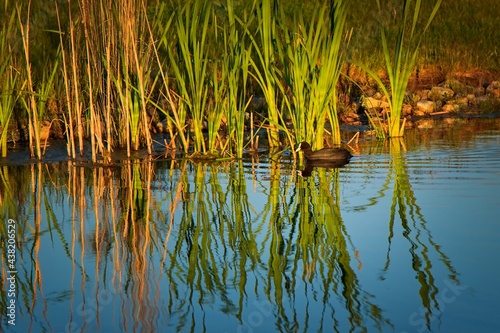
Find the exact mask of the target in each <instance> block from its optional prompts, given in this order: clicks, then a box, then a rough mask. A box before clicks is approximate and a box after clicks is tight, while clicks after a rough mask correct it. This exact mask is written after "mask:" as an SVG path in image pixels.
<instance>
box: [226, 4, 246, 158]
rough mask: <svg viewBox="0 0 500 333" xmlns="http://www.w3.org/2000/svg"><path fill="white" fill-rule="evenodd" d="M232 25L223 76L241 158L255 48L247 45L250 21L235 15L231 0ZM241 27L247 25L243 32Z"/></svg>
mask: <svg viewBox="0 0 500 333" xmlns="http://www.w3.org/2000/svg"><path fill="white" fill-rule="evenodd" d="M227 16H228V26H227V27H224V30H223V33H224V39H223V43H224V55H225V56H224V57H223V60H222V62H223V63H222V66H223V68H222V75H223V77H225V78H226V81H227V115H226V121H227V127H228V137H229V140H230V141H231V142H232V143H234V151H235V152H236V156H237V157H238V158H241V157H242V155H243V147H244V145H245V142H244V140H245V112H246V110H247V108H248V104H249V103H250V101H251V99H248V101H247V84H248V80H249V73H250V57H251V52H252V45H251V44H250V45H249V46H247V45H246V38H245V35H244V34H245V31H246V30H247V27H246V24H247V23H246V22H243V21H241V20H240V19H239V18H238V17H237V16H236V15H235V13H234V7H233V1H232V0H227ZM237 24H240V25H242V26H244V28H243V29H242V30H243V32H240V30H239V29H238V28H237Z"/></svg>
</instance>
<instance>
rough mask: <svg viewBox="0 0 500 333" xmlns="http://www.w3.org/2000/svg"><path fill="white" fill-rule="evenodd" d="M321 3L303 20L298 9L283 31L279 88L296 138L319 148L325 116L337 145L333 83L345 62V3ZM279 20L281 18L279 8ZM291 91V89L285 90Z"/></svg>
mask: <svg viewBox="0 0 500 333" xmlns="http://www.w3.org/2000/svg"><path fill="white" fill-rule="evenodd" d="M330 6H331V7H329V6H328V5H327V3H326V2H324V3H323V4H322V5H321V6H319V7H318V9H316V10H315V11H314V12H313V14H312V17H311V18H309V19H308V21H307V22H306V21H305V19H304V16H303V15H302V13H299V14H298V15H297V16H294V17H293V20H292V23H291V24H290V26H291V28H286V27H285V28H284V30H285V36H286V39H285V46H284V48H285V52H284V53H285V54H286V56H285V58H284V59H283V62H284V73H283V76H284V77H283V79H284V81H285V82H286V87H283V88H284V90H283V91H282V95H283V99H284V101H285V104H286V106H287V109H288V117H290V119H291V122H292V125H293V128H294V134H295V140H296V142H301V141H308V142H311V143H313V144H314V146H315V147H316V148H322V147H323V139H324V131H325V122H326V118H328V119H329V121H330V126H331V136H332V141H333V143H334V144H337V145H338V144H340V128H339V123H338V116H337V96H336V94H337V91H336V86H337V82H338V79H339V77H340V74H341V66H342V63H343V52H342V46H343V41H344V37H345V36H344V26H345V18H346V12H347V11H346V4H345V2H344V1H335V2H333V3H331V4H330ZM281 15H282V18H281V21H282V22H284V21H285V15H284V12H283V10H282V11H281ZM288 91H289V93H288Z"/></svg>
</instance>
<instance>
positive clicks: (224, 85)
mask: <svg viewBox="0 0 500 333" xmlns="http://www.w3.org/2000/svg"><path fill="white" fill-rule="evenodd" d="M441 2H442V1H441V0H437V1H436V2H435V3H434V5H430V4H426V3H423V2H422V1H419V0H414V1H409V0H403V1H402V2H401V5H396V4H395V5H394V10H395V13H396V16H397V17H395V19H394V20H392V18H390V19H388V18H387V17H385V16H383V15H382V14H384V13H385V12H389V11H386V10H385V8H382V4H381V3H380V2H379V1H377V8H378V9H377V8H375V10H378V14H380V15H382V19H379V18H375V19H373V20H372V21H373V22H371V25H370V24H369V26H371V27H372V28H373V27H375V28H377V29H372V30H373V31H379V30H380V31H381V32H380V40H379V43H380V44H381V45H382V51H380V52H378V53H377V52H372V54H380V55H381V59H378V60H382V62H383V64H384V67H385V71H386V72H387V73H388V74H389V82H390V83H389V85H387V86H386V85H385V84H383V83H382V80H381V78H380V77H377V75H376V74H375V73H377V70H379V69H380V66H379V65H374V64H376V63H377V62H379V61H378V60H377V59H375V58H374V57H375V56H374V57H365V59H359V57H356V56H354V57H353V54H356V52H355V51H356V50H361V53H360V54H364V53H363V52H365V50H366V49H372V48H371V45H372V44H370V41H365V40H362V38H361V37H360V33H361V32H362V31H363V28H359V27H358V26H356V24H357V23H359V22H358V21H356V18H354V15H355V12H356V11H358V10H359V11H360V12H362V13H365V14H366V10H371V9H373V8H372V7H374V6H372V5H367V6H366V8H364V7H363V6H362V5H361V4H358V3H357V4H355V5H353V8H348V6H347V2H346V1H344V0H331V1H326V0H325V1H322V2H320V3H319V4H318V3H316V2H314V3H313V2H308V1H306V2H301V3H300V4H299V3H294V4H292V5H290V6H288V5H287V6H285V4H284V3H281V2H278V1H274V0H252V1H235V0H226V1H222V2H212V1H208V0H191V1H187V2H183V1H178V2H176V1H173V2H171V3H170V4H167V3H165V2H161V1H155V0H126V1H125V2H121V3H119V4H118V3H116V2H113V1H110V0H107V1H96V0H77V1H74V0H73V1H71V0H69V1H68V2H67V3H65V4H61V3H60V2H54V4H53V5H52V4H50V5H47V6H53V7H54V9H53V12H54V13H55V14H54V16H55V18H56V19H55V20H53V22H57V23H58V24H57V26H51V27H48V28H47V30H46V31H44V34H45V35H46V36H47V37H46V38H48V39H49V40H51V43H48V44H49V45H50V47H51V49H50V50H46V52H45V53H43V52H39V53H40V54H44V56H42V55H38V53H37V52H38V50H39V47H37V49H36V52H33V50H30V47H33V46H36V44H37V43H36V42H37V41H35V40H34V39H35V37H33V36H32V33H31V32H32V29H31V24H33V22H35V20H36V19H35V18H33V17H32V16H30V15H26V14H29V13H30V8H31V5H32V4H34V5H37V6H38V7H37V8H39V7H40V4H39V3H38V1H37V0H31V1H29V2H28V3H25V4H22V5H21V4H19V5H17V7H13V5H12V4H10V5H9V4H7V3H6V4H5V5H4V11H3V19H2V22H1V23H2V24H3V25H2V26H3V27H4V29H2V33H1V35H0V37H1V40H2V42H1V44H0V46H1V48H2V49H1V50H0V54H1V57H2V59H0V61H1V62H0V66H1V68H0V74H1V76H2V78H3V77H5V78H10V79H9V80H2V82H3V85H4V86H2V87H1V88H0V89H1V96H2V98H4V99H7V100H6V101H5V102H4V103H3V106H2V109H1V110H0V113H1V114H2V117H1V118H2V119H1V120H0V121H1V124H0V125H1V126H2V136H1V142H2V147H6V146H7V142H6V140H8V139H7V137H9V133H12V132H15V131H16V130H18V128H19V127H23V126H25V127H26V128H27V129H28V133H29V135H28V136H29V137H28V138H26V139H28V141H29V145H30V148H31V154H32V155H33V156H36V157H37V158H42V155H43V143H41V142H40V141H41V140H40V129H41V124H42V123H43V122H44V121H45V122H48V123H50V124H54V121H56V123H58V124H63V125H62V133H60V135H59V136H60V137H65V138H66V141H67V145H68V156H69V157H71V158H77V157H79V156H84V155H85V151H89V152H91V156H92V157H91V158H92V160H94V161H97V160H98V159H107V158H108V157H109V156H110V154H111V152H112V151H113V150H115V149H125V150H126V151H127V154H128V155H129V156H131V155H132V153H133V151H136V150H146V151H147V152H148V153H149V154H152V153H153V152H154V151H155V150H157V149H161V148H160V146H159V145H158V144H157V143H155V142H158V143H161V144H163V145H164V146H165V148H167V149H180V150H181V151H183V152H184V153H185V154H190V153H195V154H197V156H198V155H201V156H205V157H210V158H219V157H221V156H222V157H236V158H240V157H242V155H243V153H244V152H245V149H246V148H247V147H249V146H251V145H252V144H251V143H250V142H252V140H253V139H254V135H253V134H251V130H253V129H252V128H251V127H253V126H254V125H255V126H256V127H259V128H262V129H265V130H266V132H267V139H268V140H267V141H268V144H269V146H270V147H272V148H279V147H281V148H287V147H291V146H294V145H295V144H296V142H298V141H302V140H306V141H309V142H311V143H312V144H313V146H314V147H315V148H321V147H322V146H323V145H324V142H325V141H328V142H330V143H331V144H334V145H339V144H340V134H339V110H340V106H339V95H340V94H346V92H344V91H339V87H340V86H339V84H338V81H339V78H340V76H341V74H343V68H345V66H344V65H345V64H346V63H347V62H348V60H349V61H352V62H353V63H356V64H362V65H361V67H362V68H363V69H365V71H366V72H367V73H369V74H370V75H372V76H373V78H374V80H375V81H376V82H377V83H379V85H380V89H381V90H382V91H383V93H384V94H385V95H386V96H387V98H388V101H390V106H391V112H390V116H389V117H390V118H389V126H388V132H389V133H388V136H401V135H403V133H404V132H403V128H404V126H403V124H402V123H401V122H400V119H401V114H400V109H401V104H402V100H403V97H404V94H405V92H406V85H407V82H408V77H409V75H410V74H411V73H412V70H413V69H414V68H415V66H416V65H417V64H418V63H419V61H422V59H426V58H425V57H427V56H428V55H429V54H430V52H431V51H430V48H429V47H428V46H426V47H424V46H425V45H424V44H425V42H426V41H428V40H430V39H432V38H433V37H432V36H434V35H431V36H430V37H429V39H423V38H424V37H423V36H424V33H425V32H426V31H427V30H429V27H430V23H431V21H433V19H434V18H437V17H438V16H437V13H438V8H440V4H441ZM360 6H361V7H362V8H359V7H360ZM370 8H371V9H370ZM447 10H451V9H450V8H449V6H448V7H447ZM21 13H22V15H21ZM390 13H392V11H390ZM391 15H392V14H391ZM372 16H373V15H372ZM424 16H425V17H424ZM13 17H17V21H18V22H17V23H16V22H15V21H16V20H15V18H14V19H13ZM358 20H359V18H358ZM442 20H443V19H441V18H439V20H438V21H439V22H442ZM386 21H390V22H393V21H394V22H393V23H394V24H392V25H389V24H388V23H387V22H386ZM422 22H423V23H422ZM373 24H375V26H374V25H373ZM40 34H41V33H40V32H36V38H37V39H38V38H39V36H40ZM371 34H373V32H372V31H370V34H369V36H371ZM353 36H354V37H353ZM13 40H17V41H18V42H17V43H12V41H13ZM432 40H433V39H432ZM54 41H55V42H54ZM393 43H394V44H393ZM392 45H394V48H393V47H392ZM419 48H421V49H423V50H425V52H424V54H423V55H420V54H418V52H417V50H418V49H419ZM352 49H354V51H353V50H352ZM391 49H394V51H392V50H391ZM11 51H12V52H11ZM11 53H12V54H19V55H22V56H23V57H22V58H18V59H24V60H23V62H21V63H17V62H15V61H13V60H8V58H6V57H5V55H7V54H11ZM34 55H36V59H33V56H34ZM348 55H349V58H348V57H347V56H348ZM490 58H491V57H490ZM40 63H43V64H44V65H45V66H44V67H43V69H42V67H41V66H39V64H40ZM59 73H62V75H58V74H59ZM9 91H10V93H9ZM18 96H19V98H18ZM256 97H259V98H256ZM262 98H263V99H264V100H265V104H264V105H262V106H260V107H258V106H257V107H256V106H254V105H253V102H254V101H256V100H260V99H262ZM48 100H54V101H55V102H56V104H57V108H58V110H56V112H50V114H48V113H47V112H45V109H44V108H45V107H46V105H44V103H47V101H48ZM16 109H20V110H22V112H20V113H16V112H13V111H12V110H16ZM13 114H14V115H15V118H16V119H15V123H16V124H17V125H16V126H17V127H18V128H17V129H16V128H14V127H15V126H13V122H12V121H10V119H11V117H12V115H13ZM250 119H253V120H255V124H251V123H250ZM19 124H21V125H19ZM158 131H159V132H161V135H162V136H159V135H155V132H158ZM10 137H12V135H10ZM20 139H21V140H22V139H24V138H23V137H21V138H20ZM250 148H252V149H253V148H255V147H253V146H252V147H250ZM2 149H3V150H2V154H3V155H5V154H7V150H5V148H2Z"/></svg>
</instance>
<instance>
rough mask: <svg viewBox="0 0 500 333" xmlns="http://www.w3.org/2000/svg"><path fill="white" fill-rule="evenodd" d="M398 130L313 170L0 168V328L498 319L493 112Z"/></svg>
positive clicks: (499, 169)
mask: <svg viewBox="0 0 500 333" xmlns="http://www.w3.org/2000/svg"><path fill="white" fill-rule="evenodd" d="M348 135H351V136H352V133H351V134H348ZM405 135H406V137H405V139H404V140H390V141H386V142H381V141H378V140H361V141H360V142H359V143H358V144H356V145H351V146H352V148H353V150H354V151H355V152H356V156H355V157H354V158H353V159H352V161H351V163H349V164H348V165H346V166H344V167H342V168H337V169H324V168H315V169H313V170H312V172H311V175H310V176H309V177H303V175H301V173H300V172H298V170H299V169H300V167H299V166H296V165H295V164H294V163H292V162H291V161H290V160H289V159H287V158H286V157H283V156H282V157H281V158H269V157H268V156H266V154H261V155H260V157H258V158H256V157H255V158H247V159H244V160H242V161H235V162H222V163H218V164H202V163H198V164H193V163H191V162H188V161H171V160H162V161H161V160H156V161H153V160H141V161H139V160H136V161H130V162H127V163H124V164H123V166H122V167H114V168H89V167H84V166H78V165H76V166H75V165H72V163H69V162H59V163H51V164H31V165H25V166H0V170H1V172H0V175H1V181H0V190H1V192H0V206H1V214H2V218H3V221H4V223H2V224H1V230H0V232H1V236H2V244H1V246H2V247H1V248H2V255H1V260H2V271H1V276H2V281H3V288H2V295H1V296H2V297H1V304H0V306H1V318H2V321H1V331H3V332H7V331H9V332H292V331H300V332H322V331H324V332H332V331H333V332H378V331H380V332H428V331H432V332H472V331H475V332H498V331H500V315H499V314H500V302H499V300H500V286H499V281H500V266H499V265H498V254H499V253H500V241H499V240H500V219H499V218H498V217H499V215H500V194H499V190H500V121H499V120H498V119H486V120H485V119H482V120H456V121H454V122H453V124H451V125H449V126H444V127H441V128H435V129H431V130H409V131H407V133H406V134H405ZM14 239H15V242H14ZM12 244H15V246H9V245H12ZM8 254H11V255H13V257H12V256H11V257H9V256H8ZM13 323H15V325H12V324H13Z"/></svg>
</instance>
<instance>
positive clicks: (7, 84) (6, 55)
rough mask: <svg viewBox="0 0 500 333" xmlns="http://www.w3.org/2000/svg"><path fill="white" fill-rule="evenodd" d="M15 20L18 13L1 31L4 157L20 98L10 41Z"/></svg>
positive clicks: (1, 139)
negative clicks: (12, 119) (11, 122)
mask: <svg viewBox="0 0 500 333" xmlns="http://www.w3.org/2000/svg"><path fill="white" fill-rule="evenodd" d="M5 15H6V14H5ZM15 19H16V12H15V11H12V14H11V15H10V17H9V19H8V20H6V21H4V22H3V24H2V28H1V30H0V82H1V83H0V146H1V150H2V153H1V154H2V155H1V156H2V157H6V156H7V139H8V133H9V124H10V120H11V118H12V113H13V111H14V107H15V105H16V101H17V98H18V93H17V91H16V89H17V88H18V87H17V85H18V83H19V81H18V77H19V76H18V73H17V71H16V70H15V69H14V59H13V58H12V49H13V46H12V45H11V42H10V41H9V38H10V36H11V35H12V34H13V31H14V29H15V28H16V22H15Z"/></svg>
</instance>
